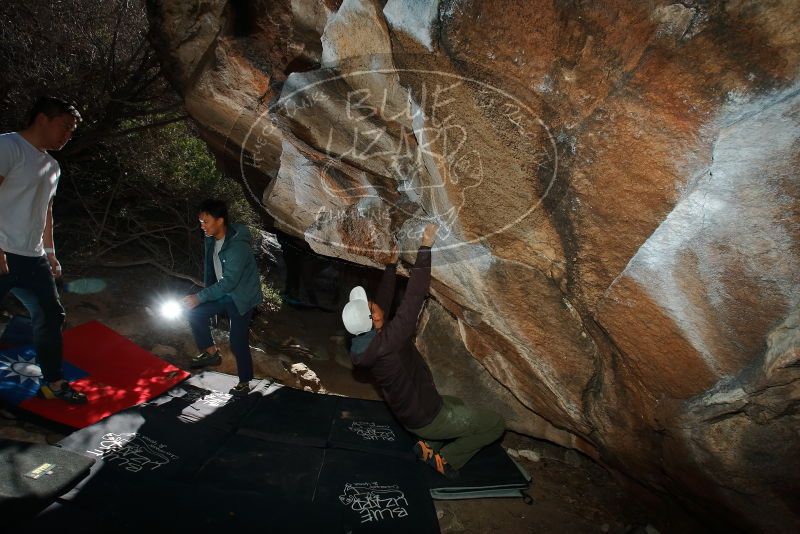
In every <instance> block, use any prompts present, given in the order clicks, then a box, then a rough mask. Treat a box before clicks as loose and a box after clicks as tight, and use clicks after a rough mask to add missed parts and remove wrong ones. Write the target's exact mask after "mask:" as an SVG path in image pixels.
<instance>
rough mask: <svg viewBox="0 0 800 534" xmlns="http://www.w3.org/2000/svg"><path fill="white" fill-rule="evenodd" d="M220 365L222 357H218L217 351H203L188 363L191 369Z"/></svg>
mask: <svg viewBox="0 0 800 534" xmlns="http://www.w3.org/2000/svg"><path fill="white" fill-rule="evenodd" d="M221 363H222V356H220V355H219V351H216V352H213V353H211V352H207V351H203V352H201V353H200V354H198V355H197V356H195V357H194V358H192V361H191V363H190V366H191V368H192V369H197V368H198V367H206V366H207V365H219V364H221Z"/></svg>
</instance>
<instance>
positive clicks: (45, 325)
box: [0, 252, 65, 382]
mask: <svg viewBox="0 0 800 534" xmlns="http://www.w3.org/2000/svg"><path fill="white" fill-rule="evenodd" d="M6 259H7V261H8V270H9V273H8V274H4V275H0V300H2V299H3V297H5V296H6V294H7V293H8V292H9V291H12V292H13V293H14V295H15V296H16V297H17V298H18V299H19V300H20V301H21V302H22V304H23V305H24V306H25V307H26V308H27V309H28V312H29V313H30V314H31V322H32V323H33V346H34V348H35V349H36V354H37V356H38V359H39V367H41V368H42V375H44V380H45V382H55V381H56V380H60V379H61V378H63V375H62V372H61V362H62V354H61V347H62V339H61V327H62V326H64V318H65V315H64V308H63V307H62V306H61V302H60V301H59V299H58V289H56V281H55V279H54V278H53V273H52V272H51V271H50V262H48V261H47V256H40V257H38V258H31V257H28V256H20V255H18V254H11V253H8V252H6Z"/></svg>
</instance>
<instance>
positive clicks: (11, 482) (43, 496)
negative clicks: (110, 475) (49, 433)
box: [0, 439, 94, 522]
mask: <svg viewBox="0 0 800 534" xmlns="http://www.w3.org/2000/svg"><path fill="white" fill-rule="evenodd" d="M92 464H94V460H93V459H91V458H87V457H86V456H83V455H80V454H77V453H74V452H71V451H67V450H63V449H60V448H58V447H54V446H52V445H46V444H43V443H25V442H21V441H13V440H6V439H0V517H3V518H4V521H6V520H12V522H13V519H14V518H23V517H27V516H29V515H30V516H32V515H33V514H35V513H36V512H39V511H40V510H42V509H44V508H46V507H47V506H48V505H49V504H50V503H51V502H52V501H53V500H54V499H55V498H56V497H58V496H59V495H61V494H62V493H65V492H66V491H68V490H70V489H71V488H72V487H73V486H75V485H76V484H77V483H78V482H79V481H80V480H81V479H82V478H84V477H85V476H86V475H87V474H89V469H90V467H91V466H92Z"/></svg>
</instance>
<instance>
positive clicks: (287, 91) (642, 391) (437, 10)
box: [148, 0, 800, 532]
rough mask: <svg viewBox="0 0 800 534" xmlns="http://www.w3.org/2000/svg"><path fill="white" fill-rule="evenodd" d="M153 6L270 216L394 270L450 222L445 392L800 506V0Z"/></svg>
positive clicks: (626, 459) (201, 118) (645, 471)
mask: <svg viewBox="0 0 800 534" xmlns="http://www.w3.org/2000/svg"><path fill="white" fill-rule="evenodd" d="M148 6H149V13H150V17H151V21H152V39H153V42H154V44H155V45H156V46H157V48H159V50H160V52H161V56H162V61H163V64H164V66H165V68H166V69H167V70H168V71H169V74H170V76H171V77H172V79H173V82H174V84H175V86H176V87H177V88H178V89H179V90H180V91H181V93H182V94H183V96H184V98H185V101H186V108H187V110H188V112H189V113H190V114H191V115H192V117H193V118H194V119H195V121H197V123H198V124H199V126H200V127H201V130H202V131H203V134H204V136H205V137H206V139H207V141H208V142H209V146H211V148H212V149H213V150H214V151H215V152H216V153H217V154H218V156H219V157H220V161H221V162H222V163H223V164H224V166H225V168H226V169H227V170H228V172H229V173H231V174H232V175H233V176H234V177H235V178H236V179H238V180H240V181H241V182H242V183H243V184H244V185H245V186H246V190H247V191H248V192H249V195H250V200H251V202H252V203H253V204H254V205H255V206H257V208H258V209H260V210H262V213H263V214H264V217H265V220H266V221H268V222H269V223H270V224H274V225H275V226H277V227H280V228H282V229H284V230H286V231H288V232H290V233H293V234H295V235H298V236H303V237H304V238H305V239H306V240H307V241H308V242H309V243H310V244H311V246H312V247H313V248H314V249H315V250H316V251H318V252H320V253H323V254H327V255H330V256H336V257H341V258H345V259H348V260H351V261H355V262H359V263H363V264H366V265H373V266H380V265H381V264H383V263H385V262H386V261H388V258H389V257H390V251H391V248H392V246H394V245H395V244H397V245H398V246H399V248H400V249H401V252H402V257H403V258H404V259H405V260H407V261H413V259H414V250H415V248H416V244H417V243H418V240H419V235H420V230H421V228H422V227H423V226H424V224H425V222H427V221H432V220H434V221H437V222H438V223H439V225H440V232H439V235H438V240H437V248H436V249H435V252H434V287H433V291H432V293H433V296H434V297H435V299H436V301H438V302H436V303H431V304H430V305H429V308H428V310H427V311H426V312H425V314H424V315H423V317H422V319H421V323H420V331H419V336H418V340H417V343H418V345H419V347H420V349H421V351H422V352H423V354H425V355H426V357H428V359H429V361H430V362H431V365H432V367H433V371H434V374H435V375H436V376H437V381H438V382H439V383H440V387H441V388H442V389H443V391H444V392H452V393H457V394H460V395H462V396H464V397H466V400H467V401H473V402H481V399H482V398H490V399H491V401H489V402H488V404H490V405H492V406H494V407H495V408H496V409H499V410H503V411H504V412H505V413H507V414H508V418H509V421H510V423H511V426H512V428H514V429H515V430H518V431H521V432H525V433H529V434H532V435H536V436H540V437H545V438H547V439H550V440H552V441H556V442H558V443H561V444H563V445H565V446H569V447H574V448H578V449H580V450H582V451H584V452H586V453H588V454H590V455H592V456H593V457H595V458H597V459H600V460H602V461H603V462H605V463H606V464H608V465H610V466H612V467H614V468H616V469H618V470H621V471H624V472H625V473H626V474H628V475H630V476H632V477H633V478H635V479H636V480H638V481H640V482H641V483H643V484H645V485H647V486H649V487H650V488H652V489H655V490H657V491H666V492H669V493H671V494H673V495H675V496H677V497H678V498H680V499H682V500H684V502H686V503H687V504H688V505H690V506H693V507H695V508H696V509H697V510H698V511H702V512H704V513H707V514H710V516H711V517H713V518H715V519H716V520H717V521H722V522H725V521H728V522H732V523H734V524H736V525H738V526H741V524H742V523H743V524H746V525H749V527H751V528H754V529H760V530H769V531H776V532H777V531H787V532H788V531H796V530H798V529H800V516H798V510H800V501H798V495H800V491H799V488H800V434H798V430H797V429H798V428H800V412H798V409H797V407H798V405H800V363H798V362H799V361H800V354H798V348H797V347H798V345H797V339H798V326H797V313H798V307H799V306H800V200H799V199H800V175H799V174H800V172H799V171H798V168H800V30H798V28H800V10H798V9H797V4H796V2H794V1H792V0H775V1H771V2H756V1H736V2H728V3H724V4H723V3H701V2H683V3H672V4H670V3H668V2H660V1H659V2H650V3H644V2H638V1H635V0H609V1H606V2H585V3H575V2H570V3H566V2H547V1H526V2H514V3H510V2H480V1H477V0H441V1H436V0H431V1H429V2H419V1H414V0H389V1H388V2H378V1H376V0H345V1H343V2H339V1H328V2H316V1H312V0H293V1H291V2H290V1H289V0H279V1H272V2H266V1H253V2H225V1H222V0H218V1H211V2H203V3H201V4H198V3H196V2H189V1H179V0H160V1H155V0H153V1H151V2H149V3H148ZM443 345H444V346H443ZM443 354H452V359H447V358H444V357H443ZM459 362H460V363H459ZM470 392H472V395H474V398H472V399H470V398H469V397H470Z"/></svg>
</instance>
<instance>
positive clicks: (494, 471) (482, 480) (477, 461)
mask: <svg viewBox="0 0 800 534" xmlns="http://www.w3.org/2000/svg"><path fill="white" fill-rule="evenodd" d="M425 476H426V478H427V480H428V487H429V488H430V492H431V496H432V497H433V498H434V499H475V498H483V497H524V496H525V494H524V493H523V492H524V491H525V490H527V489H528V488H529V487H530V480H531V479H530V475H528V473H526V472H525V470H524V469H522V467H521V466H519V464H517V463H516V462H514V460H512V459H511V458H510V457H509V456H508V454H507V453H506V451H505V449H503V447H502V446H501V445H500V443H499V442H498V443H493V444H492V445H489V446H488V447H485V448H483V449H481V450H480V451H478V453H477V454H476V455H475V456H473V457H472V459H471V460H470V461H469V462H467V464H466V465H465V466H464V467H462V468H461V469H460V470H459V476H458V478H455V479H452V480H450V479H447V478H445V477H442V476H440V475H439V474H438V473H436V472H435V471H434V470H433V469H430V468H428V469H427V470H426V471H425Z"/></svg>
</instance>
